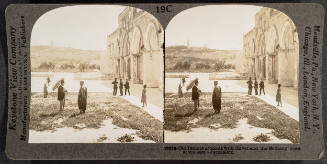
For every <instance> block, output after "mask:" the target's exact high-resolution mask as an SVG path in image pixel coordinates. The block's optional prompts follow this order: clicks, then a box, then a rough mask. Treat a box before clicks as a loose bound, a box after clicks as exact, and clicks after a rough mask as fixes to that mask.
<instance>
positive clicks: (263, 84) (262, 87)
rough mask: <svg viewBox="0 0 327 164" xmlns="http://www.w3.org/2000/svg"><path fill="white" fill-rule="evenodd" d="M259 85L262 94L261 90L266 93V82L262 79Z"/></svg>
mask: <svg viewBox="0 0 327 164" xmlns="http://www.w3.org/2000/svg"><path fill="white" fill-rule="evenodd" d="M259 87H260V95H261V91H262V92H263V94H264V95H265V94H266V93H265V83H264V82H263V80H262V79H261V81H260V83H259Z"/></svg>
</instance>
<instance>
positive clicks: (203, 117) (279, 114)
mask: <svg viewBox="0 0 327 164" xmlns="http://www.w3.org/2000/svg"><path fill="white" fill-rule="evenodd" d="M298 72H299V41H298V34H297V30H296V26H295V25H294V23H293V21H292V20H291V18H290V17H288V16H287V15H286V14H285V13H283V12H281V11H279V10H276V9H272V8H267V7H260V6H253V5H208V6H200V7H194V8H190V9H187V10H184V11H183V12H181V13H179V14H177V15H176V16H175V17H174V18H173V19H172V20H171V21H170V23H169V24H168V26H167V28H166V31H165V88H164V89H165V110H164V130H165V131H164V142H165V143H287V144H299V143H300V129H299V103H298Z"/></svg>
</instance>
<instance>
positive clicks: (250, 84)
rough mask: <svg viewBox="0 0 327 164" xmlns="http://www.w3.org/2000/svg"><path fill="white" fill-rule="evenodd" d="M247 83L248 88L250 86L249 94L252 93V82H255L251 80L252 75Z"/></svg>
mask: <svg viewBox="0 0 327 164" xmlns="http://www.w3.org/2000/svg"><path fill="white" fill-rule="evenodd" d="M246 83H247V84H248V88H249V90H248V95H252V84H253V82H252V80H251V77H250V78H249V81H247V82H246Z"/></svg>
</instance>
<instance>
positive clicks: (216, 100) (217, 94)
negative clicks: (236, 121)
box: [212, 81, 221, 114]
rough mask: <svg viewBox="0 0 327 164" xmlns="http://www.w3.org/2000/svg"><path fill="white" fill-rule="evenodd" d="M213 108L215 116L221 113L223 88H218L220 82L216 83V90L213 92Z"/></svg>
mask: <svg viewBox="0 0 327 164" xmlns="http://www.w3.org/2000/svg"><path fill="white" fill-rule="evenodd" d="M212 106H213V109H214V110H215V114H218V113H220V110H221V88H220V86H218V81H215V82H214V89H213V92H212Z"/></svg>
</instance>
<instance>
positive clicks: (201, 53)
mask: <svg viewBox="0 0 327 164" xmlns="http://www.w3.org/2000/svg"><path fill="white" fill-rule="evenodd" d="M165 51H166V56H171V57H193V58H201V59H231V58H234V57H236V56H237V55H240V51H239V50H216V49H210V48H204V47H189V48H187V47H186V46H171V47H166V49H165Z"/></svg>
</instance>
